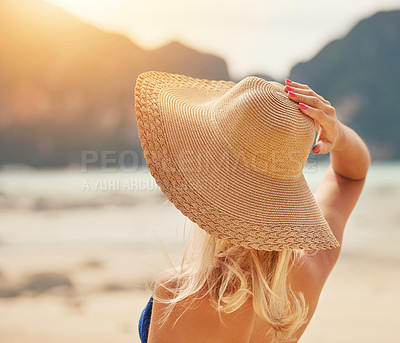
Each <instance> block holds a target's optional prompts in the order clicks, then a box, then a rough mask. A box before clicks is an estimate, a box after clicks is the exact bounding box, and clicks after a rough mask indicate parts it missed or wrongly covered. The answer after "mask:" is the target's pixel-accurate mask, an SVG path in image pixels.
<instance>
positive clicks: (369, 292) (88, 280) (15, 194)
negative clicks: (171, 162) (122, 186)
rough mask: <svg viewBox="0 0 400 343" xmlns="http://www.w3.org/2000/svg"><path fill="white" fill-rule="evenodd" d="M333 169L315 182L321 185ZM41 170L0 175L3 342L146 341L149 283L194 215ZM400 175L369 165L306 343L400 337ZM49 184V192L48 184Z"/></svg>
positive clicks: (152, 197) (153, 195) (149, 194)
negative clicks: (143, 323)
mask: <svg viewBox="0 0 400 343" xmlns="http://www.w3.org/2000/svg"><path fill="white" fill-rule="evenodd" d="M385 168H386V169H385ZM323 171H324V167H323V166H322V167H321V168H319V171H317V172H316V173H315V174H313V175H308V176H307V175H306V177H307V178H308V179H309V182H310V186H311V188H312V189H313V188H315V185H317V184H318V181H319V180H320V179H321V177H322V175H323ZM43 173H45V172H30V171H26V172H25V174H24V173H20V174H18V175H15V174H14V175H11V174H10V173H8V172H2V173H0V190H1V191H0V318H1V320H0V341H1V342H5V343H36V342H41V343H50V342H55V341H56V342H59V343H64V342H76V343H80V342H82V343H83V342H85V343H91V342H96V343H103V342H104V343H105V342H122V343H123V342H130V343H139V337H138V334H137V323H138V319H139V315H140V312H141V311H142V309H143V307H144V306H145V304H146V302H147V300H148V297H149V296H150V294H151V291H150V290H149V289H148V288H149V287H150V286H151V282H152V280H154V277H155V276H156V275H157V274H158V273H159V272H160V271H162V270H163V269H164V268H166V267H167V266H168V263H167V262H166V258H165V256H164V254H163V251H162V247H161V246H160V243H159V241H161V242H163V244H164V246H165V248H166V249H167V251H168V253H169V255H170V256H171V258H172V260H173V262H177V261H178V259H179V256H180V253H181V249H182V244H183V226H184V223H185V219H184V218H183V216H182V215H181V214H180V213H179V212H178V211H177V210H176V209H175V208H174V207H173V206H172V205H171V204H169V203H166V202H165V198H164V197H163V196H162V195H161V194H160V193H159V192H158V191H157V190H154V189H153V190H147V191H146V190H144V191H141V192H140V194H139V193H138V192H125V191H122V190H117V191H115V190H113V191H111V190H110V189H107V188H105V189H104V190H103V191H94V190H91V191H89V192H86V193H84V194H83V193H82V191H81V188H80V186H81V185H83V183H84V181H85V178H88V176H87V175H84V176H82V175H80V174H79V175H78V176H76V175H75V176H76V178H75V179H73V178H72V176H70V175H71V174H73V173H72V172H69V173H68V172H47V174H45V175H43ZM394 175H398V176H400V166H399V165H396V166H389V167H385V166H373V167H372V168H371V172H370V175H369V179H368V181H367V185H366V187H365V190H364V192H363V194H362V197H361V199H360V201H359V203H358V205H357V207H356V209H355V211H354V212H353V214H352V216H351V217H350V219H349V221H348V224H347V228H346V231H345V238H344V244H343V252H342V256H341V257H340V259H339V261H338V263H337V265H336V267H335V269H334V270H333V272H332V274H331V275H330V278H329V280H328V282H327V284H326V287H325V289H324V291H323V293H322V295H321V299H320V303H319V306H318V309H317V312H316V314H315V315H314V318H313V319H312V322H311V323H310V325H309V327H308V329H307V330H306V332H305V334H304V336H303V337H302V339H301V341H300V342H302V343H314V342H315V343H317V342H318V343H320V342H326V343H333V342H335V343H337V342H343V343H347V342H349V343H350V342H351V343H354V342H363V343H370V342H371V343H372V342H374V343H376V342H386V343H392V342H393V343H395V342H398V341H399V335H398V333H397V327H398V325H399V324H400V316H399V315H398V313H399V309H400V296H399V294H398V285H399V284H400V273H399V270H400V250H399V249H398V242H399V241H400V211H399V207H398V204H399V200H400V180H397V179H395V178H394ZM28 176H29V181H28V179H27V177H28ZM96 177H97V176H96ZM49 178H50V179H51V180H52V181H51V185H50V186H48V187H45V188H43V187H42V186H40V185H41V182H45V180H46V179H49ZM93 178H95V177H93ZM125 178H126V176H122V177H118V180H123V179H125ZM146 178H147V179H146ZM142 179H143V180H147V181H146V182H151V178H149V177H148V176H146V177H142ZM399 179H400V178H399ZM23 180H27V181H26V182H25V183H24V181H23ZM61 181H62V182H61ZM149 184H150V183H149ZM57 185H58V186H57Z"/></svg>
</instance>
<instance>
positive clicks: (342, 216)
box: [149, 166, 365, 343]
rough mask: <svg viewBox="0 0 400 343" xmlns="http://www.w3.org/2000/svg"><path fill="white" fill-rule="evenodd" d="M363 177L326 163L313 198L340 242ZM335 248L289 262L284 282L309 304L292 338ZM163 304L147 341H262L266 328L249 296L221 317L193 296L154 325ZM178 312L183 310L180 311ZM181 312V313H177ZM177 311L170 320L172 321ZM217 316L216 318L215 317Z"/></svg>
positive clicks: (312, 306)
mask: <svg viewBox="0 0 400 343" xmlns="http://www.w3.org/2000/svg"><path fill="white" fill-rule="evenodd" d="M364 181H365V178H363V179H361V180H351V179H348V178H345V177H343V176H341V175H339V174H338V173H336V172H335V171H334V170H333V168H332V166H329V168H328V170H327V172H326V174H325V177H324V179H323V181H322V182H321V185H320V186H319V188H318V189H317V191H316V193H315V198H316V200H317V202H318V204H319V206H320V208H321V210H322V213H323V215H324V217H325V218H326V220H327V222H328V223H329V225H330V227H331V229H332V231H333V233H334V235H335V236H336V238H337V240H338V241H339V242H340V244H342V239H343V231H344V227H345V224H346V222H347V220H348V218H349V216H350V214H351V212H352V210H353V208H354V206H355V204H356V202H357V200H358V198H359V196H360V193H361V190H362V188H363V185H364ZM339 253H340V248H336V249H331V250H320V251H317V252H316V253H315V254H314V255H313V256H312V257H307V259H306V261H305V263H303V264H302V265H301V266H296V265H295V266H294V267H293V268H292V269H291V271H290V273H289V275H288V283H289V284H290V285H291V286H292V289H293V290H294V291H295V292H302V293H303V294H304V297H305V300H306V303H307V304H308V306H309V312H308V322H307V323H306V324H304V325H303V326H302V327H301V328H300V329H299V330H298V331H297V332H296V333H295V335H294V337H295V338H296V339H297V340H298V339H300V337H301V335H302V334H303V332H304V331H305V329H306V327H307V326H308V324H309V321H310V320H311V318H312V316H313V314H314V312H315V310H316V307H317V304H318V300H319V297H320V294H321V291H322V288H323V286H324V284H325V282H326V280H327V278H328V276H329V274H330V272H331V270H332V268H333V267H334V265H335V263H336V261H337V259H338V257H339ZM168 276H169V274H168V273H166V274H165V275H164V276H162V277H161V278H160V279H159V280H158V281H157V284H156V288H155V293H156V294H157V293H158V292H160V293H159V295H162V296H165V294H161V293H162V292H165V291H164V290H163V288H162V287H160V284H162V283H163V282H167V280H168V278H169V277H168ZM164 306H165V305H163V304H160V303H157V302H155V303H154V305H153V312H152V320H151V324H150V329H149V343H187V342H191V343H197V342H198V343H214V342H215V343H224V342H226V343H228V342H229V343H236V342H237V343H246V342H248V343H261V342H263V343H265V342H266V341H268V338H266V332H268V331H269V329H270V328H271V327H270V325H269V324H268V323H266V322H264V321H262V320H261V319H260V318H258V317H257V315H256V314H255V312H254V310H253V304H252V302H251V299H249V300H248V301H247V302H246V303H245V304H244V305H243V306H242V307H241V308H240V309H239V310H237V311H235V312H233V313H230V314H222V315H221V318H220V317H219V314H218V312H217V311H215V310H214V309H213V308H212V306H211V304H210V303H209V301H208V300H207V298H204V299H202V300H201V301H197V302H196V303H195V304H194V306H192V308H189V309H187V310H186V311H183V307H185V304H182V307H181V308H180V309H179V307H177V308H176V309H174V311H173V314H172V315H171V316H170V318H169V319H168V320H167V322H166V323H165V324H164V326H162V327H159V326H158V325H157V324H156V322H157V320H158V319H159V317H160V313H161V312H162V309H163V307H164ZM182 313H183V314H182ZM181 314H182V315H181ZM179 315H181V317H180V318H179V320H178V321H177V323H176V325H175V326H174V322H175V320H176V319H177V318H178V316H179ZM221 319H222V321H221Z"/></svg>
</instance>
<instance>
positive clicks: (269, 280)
mask: <svg viewBox="0 0 400 343" xmlns="http://www.w3.org/2000/svg"><path fill="white" fill-rule="evenodd" d="M304 253H305V252H304V251H303V250H283V251H262V250H256V249H247V248H244V247H241V246H238V245H234V244H232V243H230V242H228V241H226V240H224V239H220V238H218V237H216V236H214V235H210V234H208V233H206V232H205V231H204V230H202V229H201V228H199V227H198V225H196V224H194V227H193V229H192V231H191V232H190V235H189V238H188V239H187V241H186V245H185V249H184V252H183V256H182V260H181V263H180V266H179V267H174V266H172V267H173V268H172V269H171V274H170V275H171V278H170V280H173V281H174V282H164V283H162V284H161V286H162V287H163V288H164V289H165V290H167V293H169V294H172V296H170V295H169V296H165V297H163V296H160V295H156V294H153V297H154V299H155V300H156V301H159V302H161V303H164V304H167V306H166V307H165V311H164V313H163V315H162V316H161V319H160V323H159V324H160V325H163V324H164V323H165V322H166V320H167V319H168V317H169V316H170V314H171V312H172V310H173V308H174V307H175V305H176V304H177V303H178V302H180V301H182V300H184V299H188V298H189V297H191V298H192V301H194V300H196V299H199V298H201V297H203V296H205V295H209V298H210V300H211V304H212V305H213V306H214V307H215V309H216V310H218V313H219V314H220V317H221V312H223V313H232V312H234V311H236V310H238V309H239V308H240V307H241V306H242V305H243V304H244V303H245V302H246V301H247V300H248V299H249V297H252V303H253V308H254V311H255V312H256V314H257V315H258V317H260V318H261V319H262V320H264V321H265V322H267V323H269V324H270V325H271V326H272V328H273V332H272V334H273V337H274V338H273V342H276V341H279V342H285V341H289V339H290V336H291V335H292V334H293V333H294V332H295V331H296V330H297V329H299V328H300V326H301V325H302V324H304V323H305V322H306V316H307V312H308V307H307V306H306V304H305V300H304V295H303V294H302V293H299V294H295V293H294V292H293V291H292V289H291V287H290V285H289V286H288V285H287V276H288V272H289V270H290V268H291V266H292V265H293V263H294V262H295V261H301V260H302V258H303V257H304ZM203 290H206V292H203ZM162 293H163V294H165V292H162ZM200 294H201V296H200ZM182 314H183V313H182ZM182 314H181V315H182ZM177 320H179V317H178V319H177ZM175 323H176V322H175ZM268 334H270V332H266V336H267V335H268Z"/></svg>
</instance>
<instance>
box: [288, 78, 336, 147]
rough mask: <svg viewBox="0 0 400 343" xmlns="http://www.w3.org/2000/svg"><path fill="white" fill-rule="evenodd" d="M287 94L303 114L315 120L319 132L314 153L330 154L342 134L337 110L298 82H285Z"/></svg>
mask: <svg viewBox="0 0 400 343" xmlns="http://www.w3.org/2000/svg"><path fill="white" fill-rule="evenodd" d="M285 84H286V86H285V92H287V93H288V97H289V99H290V100H293V101H295V102H297V103H298V104H299V108H300V110H301V112H303V113H304V114H305V115H307V116H309V117H310V118H312V119H314V123H315V128H316V130H317V132H318V135H317V140H316V144H315V145H314V147H313V152H314V153H316V154H327V153H328V152H330V151H331V150H332V149H333V147H334V146H335V143H336V141H337V138H338V136H339V134H340V125H339V121H338V120H337V118H336V110H335V108H334V107H333V106H331V103H330V102H329V101H328V100H325V99H324V98H323V97H322V96H321V95H318V94H317V93H315V92H314V91H313V90H312V89H311V88H310V87H309V86H307V85H303V84H301V83H298V82H294V81H290V80H288V79H286V81H285Z"/></svg>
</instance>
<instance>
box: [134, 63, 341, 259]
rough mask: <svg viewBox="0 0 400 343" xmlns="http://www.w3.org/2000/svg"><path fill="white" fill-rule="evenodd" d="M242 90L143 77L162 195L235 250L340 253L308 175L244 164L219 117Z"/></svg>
mask: <svg viewBox="0 0 400 343" xmlns="http://www.w3.org/2000/svg"><path fill="white" fill-rule="evenodd" d="M235 85H236V83H235V82H231V81H214V80H204V79H197V78H192V77H189V76H184V75H178V74H171V73H165V72H155V71H150V72H145V73H142V74H140V75H139V77H138V79H137V82H136V87H135V111H136V118H137V124H138V130H139V136H140V139H141V144H142V147H143V150H144V155H145V158H146V163H147V165H148V167H149V169H150V172H151V174H152V176H153V177H154V178H155V180H156V182H157V184H158V185H159V187H160V189H161V191H162V192H163V193H164V194H165V195H166V196H167V198H168V199H169V200H170V201H171V202H172V203H173V204H174V205H175V207H176V208H177V209H178V210H180V211H181V212H182V213H183V215H185V216H186V217H188V218H189V219H190V220H191V221H192V222H195V223H197V224H198V225H199V226H200V227H201V228H202V229H204V230H205V231H207V232H208V233H210V234H213V235H216V236H218V237H219V238H222V239H226V240H228V241H229V242H231V243H233V244H237V245H240V246H244V247H246V248H253V249H259V250H269V251H272V250H275V251H280V250H284V249H306V250H310V249H330V248H335V247H338V246H339V243H338V241H337V240H336V238H335V236H334V235H333V233H332V231H331V229H330V227H329V225H328V223H327V222H326V220H325V218H324V217H323V215H322V213H321V210H320V208H319V206H318V204H317V203H316V201H315V198H314V196H313V194H312V192H311V190H310V188H309V186H308V184H307V182H306V180H305V178H304V175H303V174H302V173H301V175H300V176H299V177H296V178H295V179H282V178H279V177H273V176H271V175H267V174H264V173H260V172H257V171H255V170H254V169H252V168H249V166H247V165H246V164H243V163H238V156H237V154H235V153H234V152H233V151H232V146H231V145H230V144H229V142H228V141H227V140H226V139H225V137H224V136H223V134H221V132H220V131H219V130H218V125H215V113H213V105H214V104H215V102H216V101H218V100H220V99H221V98H222V97H223V96H224V95H225V94H227V92H229V90H231V89H232V88H233V87H234V86H235ZM288 101H290V100H288Z"/></svg>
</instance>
